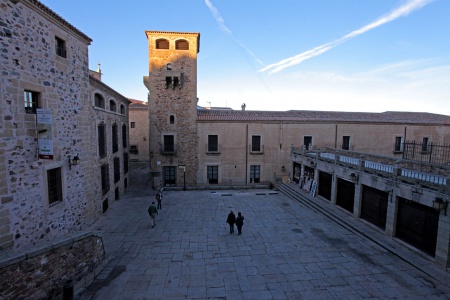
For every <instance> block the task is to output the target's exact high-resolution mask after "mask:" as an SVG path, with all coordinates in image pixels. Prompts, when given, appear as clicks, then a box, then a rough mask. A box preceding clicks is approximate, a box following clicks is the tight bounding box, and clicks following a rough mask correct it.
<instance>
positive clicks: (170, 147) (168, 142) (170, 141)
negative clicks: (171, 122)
mask: <svg viewBox="0 0 450 300" xmlns="http://www.w3.org/2000/svg"><path fill="white" fill-rule="evenodd" d="M163 147H164V148H163V152H175V137H174V136H173V135H165V136H164V145H163Z"/></svg>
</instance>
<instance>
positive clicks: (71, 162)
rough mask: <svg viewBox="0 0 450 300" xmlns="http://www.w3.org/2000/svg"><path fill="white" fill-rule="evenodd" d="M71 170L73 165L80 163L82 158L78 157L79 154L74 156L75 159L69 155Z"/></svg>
mask: <svg viewBox="0 0 450 300" xmlns="http://www.w3.org/2000/svg"><path fill="white" fill-rule="evenodd" d="M68 158H69V170H72V166H78V165H79V164H80V158H79V157H78V154H77V155H75V156H74V157H73V159H70V155H69V157H68Z"/></svg>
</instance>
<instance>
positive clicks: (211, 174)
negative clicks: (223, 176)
mask: <svg viewBox="0 0 450 300" xmlns="http://www.w3.org/2000/svg"><path fill="white" fill-rule="evenodd" d="M207 168H208V169H207V171H208V182H209V183H211V184H214V183H219V166H208V167H207Z"/></svg>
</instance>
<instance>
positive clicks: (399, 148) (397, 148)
mask: <svg viewBox="0 0 450 300" xmlns="http://www.w3.org/2000/svg"><path fill="white" fill-rule="evenodd" d="M394 152H403V137H401V136H396V137H395V145H394Z"/></svg>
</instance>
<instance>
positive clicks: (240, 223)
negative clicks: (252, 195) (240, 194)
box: [236, 212, 244, 235]
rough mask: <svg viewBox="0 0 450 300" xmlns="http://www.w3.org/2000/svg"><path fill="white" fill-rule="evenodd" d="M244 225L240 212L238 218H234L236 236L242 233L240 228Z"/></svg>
mask: <svg viewBox="0 0 450 300" xmlns="http://www.w3.org/2000/svg"><path fill="white" fill-rule="evenodd" d="M243 225H244V216H243V215H242V214H241V212H238V216H237V218H236V227H237V229H238V235H240V234H241V233H242V226H243Z"/></svg>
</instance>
